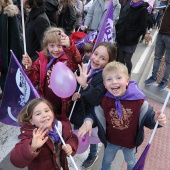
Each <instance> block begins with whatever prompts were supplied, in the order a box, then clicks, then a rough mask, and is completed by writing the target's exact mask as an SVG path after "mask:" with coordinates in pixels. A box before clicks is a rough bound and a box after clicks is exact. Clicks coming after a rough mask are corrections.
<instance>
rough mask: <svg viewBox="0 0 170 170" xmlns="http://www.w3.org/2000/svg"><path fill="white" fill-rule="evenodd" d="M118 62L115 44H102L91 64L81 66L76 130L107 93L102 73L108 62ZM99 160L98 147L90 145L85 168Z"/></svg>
mask: <svg viewBox="0 0 170 170" xmlns="http://www.w3.org/2000/svg"><path fill="white" fill-rule="evenodd" d="M113 60H116V47H115V46H114V44H113V43H110V42H102V43H100V44H99V45H98V46H97V47H96V48H95V49H94V52H93V53H92V56H91V57H90V64H89V66H88V67H87V65H86V66H85V65H83V66H82V67H80V66H79V69H80V76H77V75H76V78H77V81H78V83H79V84H80V86H81V87H82V89H81V91H80V93H78V92H76V93H74V94H73V96H72V100H73V101H76V100H78V101H77V103H76V105H75V108H74V112H73V115H72V117H71V122H72V123H73V124H74V129H78V128H79V127H80V126H81V125H82V124H83V120H84V118H85V116H86V115H88V114H89V113H90V112H91V110H93V109H94V106H97V105H99V103H100V101H101V99H102V96H103V95H104V94H105V93H106V89H105V87H104V85H103V79H102V71H103V68H104V67H105V65H106V64H107V63H108V62H111V61H113ZM96 159H97V145H95V144H91V145H90V153H89V156H88V158H87V159H86V160H85V161H84V162H83V164H82V166H83V167H84V168H90V167H91V166H92V165H93V164H94V162H95V161H96Z"/></svg>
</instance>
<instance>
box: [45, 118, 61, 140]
mask: <svg viewBox="0 0 170 170" xmlns="http://www.w3.org/2000/svg"><path fill="white" fill-rule="evenodd" d="M55 124H56V126H57V125H58V121H57V120H56V121H55ZM47 134H48V135H49V136H50V138H51V139H52V140H53V142H61V140H60V136H59V135H58V133H57V130H56V128H55V125H54V124H53V130H52V131H51V130H49V131H48V132H47Z"/></svg>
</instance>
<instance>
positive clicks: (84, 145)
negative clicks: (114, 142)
mask: <svg viewBox="0 0 170 170" xmlns="http://www.w3.org/2000/svg"><path fill="white" fill-rule="evenodd" d="M73 133H74V134H75V135H76V136H77V133H78V130H74V131H73ZM78 141H79V143H78V148H77V152H76V154H81V153H83V152H85V151H86V150H87V149H88V147H89V144H90V139H89V135H88V134H86V135H85V136H83V137H78Z"/></svg>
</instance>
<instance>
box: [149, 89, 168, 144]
mask: <svg viewBox="0 0 170 170" xmlns="http://www.w3.org/2000/svg"><path fill="white" fill-rule="evenodd" d="M169 97H170V89H169V91H168V94H167V96H166V99H165V102H164V104H163V107H162V110H161V114H162V113H163V112H164V110H165V107H166V105H167V103H168V100H169ZM161 114H160V115H161ZM157 127H158V121H156V125H155V127H154V129H153V132H152V135H151V137H150V140H149V144H151V142H152V140H153V137H154V135H155V133H156V129H157Z"/></svg>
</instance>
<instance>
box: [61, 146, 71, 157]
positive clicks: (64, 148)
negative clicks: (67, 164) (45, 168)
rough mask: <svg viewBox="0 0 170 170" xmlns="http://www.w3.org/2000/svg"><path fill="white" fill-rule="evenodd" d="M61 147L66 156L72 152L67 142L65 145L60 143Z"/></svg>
mask: <svg viewBox="0 0 170 170" xmlns="http://www.w3.org/2000/svg"><path fill="white" fill-rule="evenodd" d="M62 149H63V150H64V151H65V152H66V154H67V155H68V156H69V155H71V154H72V152H73V150H72V147H71V146H70V145H69V144H66V145H65V146H64V145H62Z"/></svg>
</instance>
